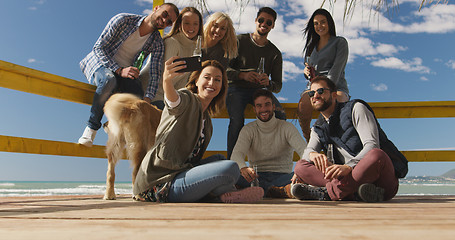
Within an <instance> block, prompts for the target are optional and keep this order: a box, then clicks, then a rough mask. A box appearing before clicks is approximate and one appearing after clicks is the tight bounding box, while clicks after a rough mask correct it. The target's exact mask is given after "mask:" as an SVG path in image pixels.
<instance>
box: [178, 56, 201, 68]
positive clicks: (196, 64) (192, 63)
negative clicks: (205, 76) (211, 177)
mask: <svg viewBox="0 0 455 240" xmlns="http://www.w3.org/2000/svg"><path fill="white" fill-rule="evenodd" d="M178 61H185V65H186V68H184V69H181V70H178V71H177V72H192V71H198V70H201V69H202V62H201V61H202V60H201V57H200V56H194V57H185V58H178V59H176V60H174V62H178Z"/></svg>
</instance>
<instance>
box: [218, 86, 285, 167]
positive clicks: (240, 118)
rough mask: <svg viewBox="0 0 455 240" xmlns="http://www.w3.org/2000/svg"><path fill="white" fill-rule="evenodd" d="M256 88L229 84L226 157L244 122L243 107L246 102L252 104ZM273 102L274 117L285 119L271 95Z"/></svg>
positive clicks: (280, 108) (281, 109) (275, 99)
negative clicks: (274, 108)
mask: <svg viewBox="0 0 455 240" xmlns="http://www.w3.org/2000/svg"><path fill="white" fill-rule="evenodd" d="M256 90H257V88H240V87H235V86H229V88H228V93H227V97H226V108H227V111H228V114H229V128H228V139H227V158H228V159H230V158H231V154H232V150H234V146H235V143H236V142H237V138H238V137H239V133H240V130H242V127H243V125H244V123H245V108H246V105H247V104H251V105H254V103H253V93H254V92H255V91H256ZM272 101H273V104H275V107H276V110H275V117H276V118H278V119H282V120H286V114H285V113H284V111H283V107H281V104H280V102H279V101H278V99H277V98H276V97H275V96H273V99H272Z"/></svg>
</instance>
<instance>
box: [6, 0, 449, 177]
mask: <svg viewBox="0 0 455 240" xmlns="http://www.w3.org/2000/svg"><path fill="white" fill-rule="evenodd" d="M151 2H152V1H151V0H150V1H146V0H137V1H112V0H110V1H108V0H95V1H93V0H79V1H61V0H0V22H1V28H0V31H1V37H0V60H3V61H8V62H11V63H14V64H18V65H22V66H26V67H29V68H33V69H37V70H40V71H45V72H49V73H52V74H56V75H60V76H63V77H67V78H71V79H75V80H78V81H82V82H86V79H85V77H84V76H83V74H82V72H81V71H80V69H79V65H78V63H79V61H80V60H81V59H82V58H83V57H84V56H85V55H86V54H87V53H88V52H89V51H90V49H91V48H92V47H93V44H94V43H95V41H96V39H97V38H98V36H99V35H100V33H101V31H102V29H103V28H104V27H105V25H106V23H107V22H108V21H109V19H110V18H111V17H112V16H114V15H115V14H117V13H120V12H129V13H137V14H147V13H149V12H150V10H151V9H152V3H151ZM169 2H174V3H176V4H177V6H178V7H179V8H180V9H182V8H183V7H185V6H190V5H191V1H189V0H175V1H169ZM233 2H234V1H233V0H226V1H219V0H208V3H209V8H210V10H211V11H212V12H214V11H224V12H227V13H229V14H230V15H231V17H232V18H233V20H234V22H235V27H236V31H237V33H245V32H252V31H253V30H254V18H255V16H256V13H257V10H258V8H259V7H262V6H271V7H273V8H274V9H275V10H277V12H278V16H279V17H278V20H277V22H276V26H275V29H273V30H272V31H271V33H270V34H269V38H270V39H271V41H272V42H273V43H274V44H275V45H276V46H277V47H278V48H279V49H280V50H281V51H282V53H283V58H284V79H283V81H284V83H283V89H282V91H281V92H280V93H279V94H277V97H278V98H279V99H280V100H281V101H282V102H297V101H298V99H299V95H300V93H301V92H302V90H303V89H304V86H305V81H304V78H303V75H302V72H303V68H304V66H303V59H302V48H303V43H304V40H303V38H302V34H301V30H302V28H303V27H304V26H305V24H306V22H307V20H308V18H309V16H310V15H311V13H312V12H313V11H314V10H315V9H316V8H318V7H319V6H320V4H321V2H322V1H320V0H316V1H312V0H288V1H278V0H275V1H274V0H262V1H251V3H250V4H249V5H248V6H247V7H245V9H244V11H243V12H242V14H239V12H238V10H236V9H238V8H237V7H236V5H235V3H233ZM254 2H256V4H255V3H254ZM259 2H260V5H258V4H257V3H259ZM342 2H344V1H338V3H336V4H334V5H333V7H331V6H330V5H326V6H325V7H326V8H327V9H328V10H329V11H331V12H332V13H333V16H334V18H335V22H336V27H337V34H338V35H341V36H344V37H346V38H347V40H348V42H349V50H350V56H349V62H348V65H347V67H346V79H347V81H348V84H349V89H350V92H351V95H352V97H353V98H361V99H364V100H366V101H368V102H387V101H392V102H393V101H397V102H400V101H445V100H454V94H453V89H454V88H455V81H454V80H455V79H454V78H455V54H454V53H455V48H454V47H453V41H454V39H455V4H453V3H451V2H449V3H448V4H441V5H432V6H425V7H424V8H423V9H422V10H421V11H420V12H418V4H419V3H420V1H419V0H417V1H415V0H400V1H399V3H400V5H399V8H398V9H394V10H391V11H389V13H387V12H386V11H384V12H377V13H374V14H371V15H370V14H369V13H370V10H369V8H367V7H365V6H361V5H358V6H357V7H356V10H355V15H354V16H352V18H351V19H350V20H348V21H346V22H344V23H343V14H342V13H343V10H344V7H343V5H342ZM0 102H1V103H0V113H1V118H0V135H7V136H19V137H27V138H38V139H48V140H57V141H67V142H75V141H77V139H78V138H79V136H80V135H81V133H82V131H83V129H84V127H85V123H86V121H87V118H88V113H89V106H87V105H81V104H76V103H72V102H65V101H59V100H56V99H52V98H47V97H42V96H38V95H33V94H28V93H23V92H19V91H15V90H10V89H5V88H0ZM214 122H215V125H214V128H215V129H214V137H213V138H212V142H211V144H210V145H209V149H210V150H222V149H225V147H226V128H227V123H228V121H227V120H215V121H214ZM295 123H296V122H295ZM380 123H381V125H382V127H383V129H384V130H385V131H386V133H387V134H388V136H389V138H390V139H392V141H393V142H394V143H395V144H396V145H397V146H398V148H399V149H401V150H413V149H455V144H454V140H453V136H455V128H454V127H452V125H453V119H449V118H446V119H387V120H386V119H380ZM299 130H300V128H299ZM106 141H107V135H106V134H105V133H104V132H102V131H100V132H99V133H98V135H97V138H96V139H95V144H98V145H104V144H105V143H106ZM0 165H1V167H0V181H1V180H9V181H12V180H60V181H63V180H68V181H83V180H86V181H104V180H105V173H106V167H107V161H106V160H104V159H87V158H74V157H60V156H47V155H33V154H18V153H5V152H0ZM453 168H455V162H453V163H410V171H409V174H408V175H411V176H416V175H418V176H420V175H440V174H443V173H445V172H446V171H448V170H450V169H453ZM116 172H117V180H119V181H129V180H130V179H131V176H130V168H129V164H128V162H127V161H121V163H120V164H118V166H117V171H116Z"/></svg>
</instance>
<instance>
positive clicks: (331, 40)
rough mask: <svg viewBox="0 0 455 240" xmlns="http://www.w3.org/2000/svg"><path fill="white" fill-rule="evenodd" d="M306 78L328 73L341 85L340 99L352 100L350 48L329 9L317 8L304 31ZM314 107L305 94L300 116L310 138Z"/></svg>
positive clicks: (301, 103)
mask: <svg viewBox="0 0 455 240" xmlns="http://www.w3.org/2000/svg"><path fill="white" fill-rule="evenodd" d="M303 34H304V37H305V38H306V43H305V47H304V53H305V54H304V57H305V70H304V74H305V77H306V78H307V79H308V80H309V81H311V79H312V78H314V77H315V76H318V75H324V76H327V77H328V78H329V79H330V80H331V81H332V82H333V83H334V84H335V85H336V87H337V101H338V102H346V101H348V100H349V98H350V96H349V90H348V84H347V82H346V79H345V77H344V75H345V74H344V69H345V67H346V63H347V61H348V55H349V47H348V42H347V41H346V39H345V38H343V37H341V36H337V35H336V30H335V22H334V21H333V18H332V16H331V15H330V13H329V12H328V11H327V10H325V9H322V8H320V9H317V10H316V11H314V13H313V15H311V18H310V19H309V20H308V23H307V25H306V27H305V29H304V30H303ZM312 111H313V110H312V107H311V103H310V97H309V96H308V95H307V94H302V97H301V98H300V101H299V105H298V118H299V123H300V127H301V128H302V132H303V136H304V137H305V138H306V139H307V141H308V140H309V138H310V122H311V113H312Z"/></svg>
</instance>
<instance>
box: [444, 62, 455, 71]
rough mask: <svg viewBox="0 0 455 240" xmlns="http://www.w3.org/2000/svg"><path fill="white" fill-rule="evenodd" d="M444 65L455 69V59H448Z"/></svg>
mask: <svg viewBox="0 0 455 240" xmlns="http://www.w3.org/2000/svg"><path fill="white" fill-rule="evenodd" d="M446 65H447V66H448V67H450V68H452V69H455V60H449V61H448V62H447V63H446Z"/></svg>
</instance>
